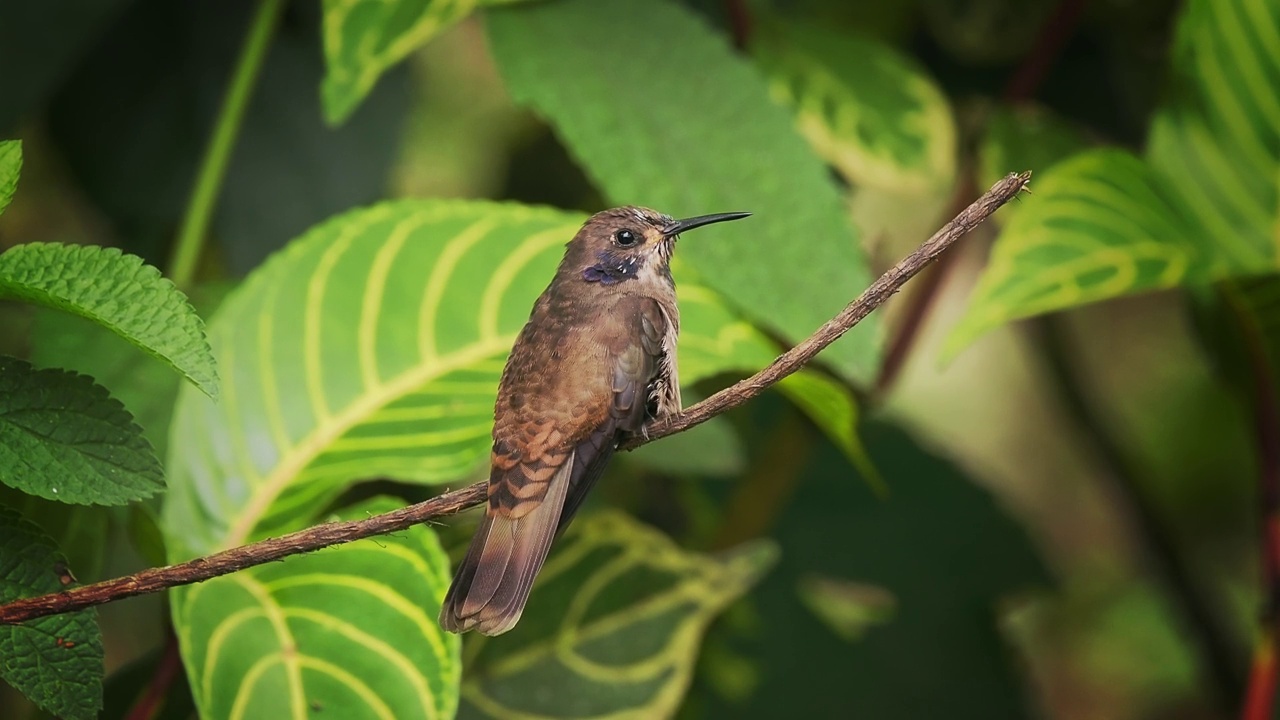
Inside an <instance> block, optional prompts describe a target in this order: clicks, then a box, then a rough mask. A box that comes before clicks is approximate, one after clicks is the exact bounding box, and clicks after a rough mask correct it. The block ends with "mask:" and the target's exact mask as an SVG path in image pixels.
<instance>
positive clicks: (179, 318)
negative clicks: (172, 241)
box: [0, 243, 218, 398]
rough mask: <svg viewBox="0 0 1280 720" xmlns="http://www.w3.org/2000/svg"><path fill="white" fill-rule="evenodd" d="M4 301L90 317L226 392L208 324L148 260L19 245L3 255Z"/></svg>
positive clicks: (88, 248)
mask: <svg viewBox="0 0 1280 720" xmlns="http://www.w3.org/2000/svg"><path fill="white" fill-rule="evenodd" d="M0 298H10V299H18V300H25V301H27V302H32V303H36V304H39V305H44V306H47V307H52V308H58V309H61V310H65V311H67V312H71V313H75V314H76V315H81V316H83V317H86V318H89V319H90V320H93V321H94V322H96V323H98V324H99V325H102V326H104V327H107V328H110V329H111V330H112V331H114V332H116V333H117V334H119V335H120V336H121V337H124V338H125V339H127V340H128V341H129V342H131V343H133V344H134V345H137V346H138V347H140V348H142V349H143V350H145V351H147V352H149V353H151V354H152V355H154V356H156V357H158V358H160V359H161V360H163V361H164V362H166V363H168V364H169V365H170V366H172V367H173V369H174V370H177V371H178V372H179V373H181V374H182V375H183V377H185V378H187V379H188V380H190V381H191V382H192V383H194V384H195V385H196V386H197V387H199V388H200V389H201V390H202V391H203V392H205V393H206V394H208V395H209V396H210V397H215V398H216V397H217V395H218V376H217V371H216V369H215V365H214V361H213V355H212V353H211V352H210V351H209V344H208V342H207V341H206V340H205V335H204V323H202V322H201V320H200V317H199V316H198V315H196V311H195V310H193V309H192V308H191V305H190V303H188V302H187V297H186V296H185V295H183V294H182V291H180V290H178V289H177V288H176V287H174V285H173V283H171V282H169V281H168V280H167V279H165V278H163V277H161V276H160V271H159V270H156V269H155V268H154V267H151V266H150V265H146V264H144V263H143V262H142V259H141V258H138V257H135V256H133V255H126V254H124V253H121V252H120V251H119V250H116V249H115V248H104V247H99V246H97V245H62V244H56V243H27V244H25V245H16V246H14V247H12V248H10V249H9V250H7V251H5V252H4V253H3V254H0Z"/></svg>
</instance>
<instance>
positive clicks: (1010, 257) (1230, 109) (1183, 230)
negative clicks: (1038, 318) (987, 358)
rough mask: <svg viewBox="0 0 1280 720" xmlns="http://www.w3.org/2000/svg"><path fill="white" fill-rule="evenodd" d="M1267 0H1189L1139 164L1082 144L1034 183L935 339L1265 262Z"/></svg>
mask: <svg viewBox="0 0 1280 720" xmlns="http://www.w3.org/2000/svg"><path fill="white" fill-rule="evenodd" d="M1278 23H1280V0H1192V1H1191V2H1188V3H1187V5H1186V7H1185V9H1184V10H1183V13H1182V15H1181V17H1180V18H1179V21H1178V30H1177V40H1176V43H1175V49H1174V56H1173V67H1172V68H1171V72H1170V76H1171V86H1170V88H1169V89H1168V92H1167V93H1166V100H1165V102H1164V104H1163V105H1162V106H1161V108H1160V109H1159V111H1158V112H1157V113H1156V117H1155V119H1154V121H1153V123H1152V127H1151V131H1150V135H1149V137H1150V140H1149V143H1148V147H1147V153H1146V155H1147V162H1146V163H1144V162H1143V161H1141V160H1139V159H1138V158H1136V157H1133V156H1131V155H1128V154H1126V153H1122V152H1120V151H1115V150H1098V151H1093V152H1087V153H1084V154H1082V155H1079V156H1077V157H1075V158H1072V159H1071V160H1069V161H1066V162H1064V163H1062V164H1059V165H1057V166H1055V167H1054V168H1053V170H1052V171H1051V172H1050V173H1048V174H1047V175H1046V176H1044V177H1043V178H1041V179H1038V180H1037V181H1036V183H1035V184H1034V186H1033V187H1034V190H1035V193H1034V194H1033V195H1032V197H1031V198H1029V199H1027V200H1025V201H1024V205H1025V207H1023V208H1021V209H1020V210H1019V211H1018V212H1017V214H1016V215H1015V217H1014V218H1013V219H1011V220H1010V221H1009V223H1008V227H1007V228H1006V229H1005V231H1004V233H1003V234H1002V235H1001V237H1000V239H999V240H998V241H997V243H996V247H995V249H994V250H993V255H992V262H991V264H990V266H989V267H988V269H987V271H986V272H985V273H984V274H983V277H982V279H981V280H980V282H979V285H978V289H977V291H976V292H975V297H974V299H973V300H972V301H971V304H970V307H969V309H968V311H967V312H966V314H965V316H964V318H963V319H962V320H961V322H960V324H959V325H958V326H957V327H956V328H955V329H954V331H953V332H952V335H951V337H950V338H949V339H948V343H947V345H946V348H945V350H944V355H947V356H951V355H954V354H955V352H956V351H957V350H958V349H959V348H960V347H961V346H963V345H964V344H966V343H967V342H969V341H971V340H972V339H973V338H975V337H977V336H978V335H979V334H981V333H982V332H983V331H985V330H987V329H990V328H992V327H995V326H997V325H999V324H1001V323H1004V322H1007V321H1009V320H1012V319H1015V318H1020V317H1028V316H1031V315H1036V314H1040V313H1044V312H1050V311H1053V310H1059V309H1063V308H1067V307H1073V306H1076V305H1081V304H1084V303H1089V302H1095V301H1098V300H1105V299H1108V298H1113V297H1117V296H1120V295H1127V294H1132V293H1137V292H1144V291H1148V290H1156V289H1161V288H1167V287H1173V286H1176V285H1186V284H1203V283H1206V282H1209V281H1212V280H1216V279H1220V278H1223V277H1227V276H1232V275H1248V274H1256V273H1259V272H1265V271H1267V270H1271V269H1274V268H1275V266H1276V263H1277V253H1276V248H1277V247H1278V246H1280V234H1278V233H1280V100H1278V99H1277V97H1278V96H1277V95H1276V93H1275V91H1274V88H1275V87H1276V86H1277V85H1278V84H1280V34H1277V33H1276V32H1275V31H1274V28H1276V27H1277V25H1278Z"/></svg>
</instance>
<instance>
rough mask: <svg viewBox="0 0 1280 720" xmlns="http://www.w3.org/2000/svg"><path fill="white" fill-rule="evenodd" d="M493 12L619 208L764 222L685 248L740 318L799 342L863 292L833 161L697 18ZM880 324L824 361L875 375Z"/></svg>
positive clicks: (665, 10)
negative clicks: (829, 166)
mask: <svg viewBox="0 0 1280 720" xmlns="http://www.w3.org/2000/svg"><path fill="white" fill-rule="evenodd" d="M486 18H487V20H488V23H487V24H488V28H489V40H490V44H491V46H492V50H493V53H494V56H495V58H496V59H497V61H498V65H499V67H500V69H501V71H502V74H503V77H504V78H505V79H506V81H507V85H508V88H509V89H510V90H511V93H512V95H513V96H514V97H515V98H516V100H517V101H519V102H523V103H526V104H529V105H532V106H533V107H534V108H535V109H536V110H538V111H539V112H540V113H542V114H544V115H545V116H546V117H547V118H548V119H549V120H550V122H551V123H552V124H553V125H554V126H555V128H556V130H557V132H558V133H559V135H560V137H561V139H562V140H563V141H564V142H565V144H566V145H567V146H568V148H569V149H570V151H572V152H573V153H574V155H575V156H576V157H577V159H578V161H579V162H580V163H582V165H583V167H584V168H585V169H586V171H587V172H588V174H589V175H590V176H591V177H592V178H593V179H594V181H595V182H596V183H597V184H598V185H599V187H600V188H601V189H602V190H603V191H604V192H605V194H606V195H607V196H608V197H609V198H610V199H611V200H612V201H613V202H615V203H618V204H642V205H648V206H650V207H654V208H657V209H659V210H662V211H663V212H667V213H671V214H673V215H694V214H701V213H707V212H719V211H726V210H747V211H751V212H754V213H755V215H754V216H753V217H752V218H750V219H749V220H744V221H742V222H740V223H736V224H734V225H732V226H723V227H720V228H715V229H706V230H700V231H699V233H698V235H697V237H693V236H690V237H689V238H688V239H686V240H685V241H684V242H683V243H682V246H681V251H680V252H681V255H682V256H683V257H684V258H685V259H686V260H687V261H688V262H689V263H690V265H692V266H693V267H694V269H696V270H697V271H698V272H699V273H700V275H701V276H702V278H703V279H704V280H705V282H706V283H707V285H708V286H709V287H711V288H713V289H714V290H716V291H717V292H719V293H721V294H722V295H723V296H724V297H725V298H726V299H727V300H729V301H730V302H731V303H733V304H734V305H735V307H736V308H737V309H738V310H740V311H742V312H743V313H745V314H746V315H748V316H749V317H750V318H751V319H753V320H755V321H758V322H760V323H762V324H763V325H765V326H767V327H769V328H771V329H772V330H775V331H777V332H778V333H779V334H781V335H782V336H783V337H785V338H786V339H788V340H791V341H797V340H799V339H801V338H804V337H807V336H808V335H809V334H810V333H811V332H813V330H814V329H815V328H817V327H818V326H819V325H821V324H822V323H824V322H826V321H827V320H829V319H830V318H831V316H832V315H834V314H835V313H836V312H837V311H838V310H839V309H840V308H841V307H843V306H844V304H845V303H846V302H848V300H849V298H850V297H852V296H853V295H855V294H856V293H857V292H859V291H860V290H861V289H862V288H863V287H865V286H866V285H867V283H868V282H869V279H870V278H869V274H868V271H867V265H866V263H865V261H864V260H863V258H862V256H861V253H860V251H859V248H858V242H857V238H856V233H855V232H854V229H853V227H852V225H851V224H850V221H849V219H848V217H847V216H846V214H845V212H844V209H843V207H842V199H841V197H840V194H839V192H838V190H837V188H836V186H835V184H834V183H833V182H832V180H831V178H830V177H829V176H828V174H827V172H826V168H825V167H824V165H823V163H822V162H821V161H820V159H819V158H818V157H817V156H816V155H815V154H814V153H813V152H812V151H811V150H810V149H809V148H808V147H806V145H805V143H804V141H803V140H802V139H801V138H800V136H799V135H798V134H797V132H796V131H795V129H794V127H793V125H794V123H793V121H792V118H791V117H790V115H789V113H788V111H787V110H786V109H784V108H782V107H781V106H779V105H777V104H776V103H774V102H772V101H771V100H770V99H769V93H768V87H767V84H766V82H765V80H764V79H763V78H762V77H761V76H760V75H759V73H758V72H757V71H756V70H755V68H753V67H752V66H751V65H750V64H749V63H748V62H747V61H746V60H745V59H743V58H741V57H739V56H737V55H735V54H734V52H733V51H732V50H731V49H730V48H729V46H728V44H727V42H726V41H725V39H724V38H722V37H720V36H718V35H716V34H715V33H713V32H712V31H710V30H709V29H708V28H707V27H706V26H705V25H704V24H703V23H702V22H701V21H700V20H699V19H698V18H697V17H696V16H695V15H694V14H693V13H692V12H690V11H688V10H686V9H684V8H682V7H680V6H678V5H676V4H674V3H672V2H669V1H667V0H651V1H650V2H644V3H636V2H631V1H630V0H560V1H558V2H545V3H530V4H521V5H516V6H513V7H510V8H502V9H491V10H489V11H487V12H486ZM623 29H625V36H626V40H625V41H624V40H623V39H622V37H621V36H620V34H619V33H620V32H622V30H623ZM633 39H634V41H633ZM874 326H875V322H874V318H872V322H869V323H867V322H864V323H863V324H862V325H860V326H859V327H857V328H855V329H854V330H853V332H851V333H850V335H849V337H847V338H845V339H844V340H841V341H840V342H838V343H837V344H836V345H835V346H833V348H832V350H830V351H829V352H828V354H827V355H826V356H825V357H826V358H828V359H829V360H830V362H832V363H834V364H836V365H837V366H838V367H839V368H840V369H841V370H842V371H843V372H845V373H846V374H854V375H858V374H860V373H862V372H864V371H870V370H871V369H873V368H874V367H875V366H876V364H877V363H876V356H877V352H878V347H877V338H878V335H877V333H876V331H875V329H874Z"/></svg>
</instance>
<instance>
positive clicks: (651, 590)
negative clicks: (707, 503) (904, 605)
mask: <svg viewBox="0 0 1280 720" xmlns="http://www.w3.org/2000/svg"><path fill="white" fill-rule="evenodd" d="M572 528H573V529H572V530H570V532H569V533H568V534H567V535H566V536H565V537H564V538H563V539H562V540H561V541H559V542H558V543H557V544H556V549H555V550H553V552H552V554H551V557H550V558H549V559H548V560H547V564H546V566H545V567H544V568H543V570H542V572H541V573H540V574H539V576H538V582H537V585H536V586H535V588H534V591H533V594H532V596H531V597H530V600H529V606H528V608H527V610H526V611H525V614H524V617H522V618H521V621H520V624H519V625H517V626H516V627H515V629H514V630H512V631H511V632H510V633H507V634H506V635H503V636H502V637H499V638H495V639H486V638H483V637H473V638H468V640H467V643H468V645H467V662H466V671H465V673H464V677H463V684H462V699H463V703H462V710H461V712H460V713H459V716H460V717H462V718H521V720H534V719H542V718H546V719H548V720H550V719H552V718H578V719H580V720H587V719H588V718H604V717H608V718H611V720H626V719H634V720H642V719H646V718H662V717H669V716H670V715H671V714H672V713H673V712H675V710H676V708H677V707H678V705H679V703H680V700H681V698H682V697H683V696H684V692H685V689H686V688H687V687H688V684H689V678H690V676H691V674H692V671H693V665H694V662H695V660H696V659H697V654H698V648H699V645H700V643H701V640H702V634H703V632H704V631H705V629H706V627H707V625H708V623H710V622H711V620H712V619H713V618H714V617H715V616H716V615H717V614H719V612H720V611H721V610H723V609H724V607H725V606H726V605H728V604H729V603H730V602H732V601H733V600H735V599H737V598H738V597H740V596H741V595H743V594H744V593H745V592H746V591H747V590H749V589H750V588H751V586H752V585H754V584H755V582H756V581H757V580H758V579H759V578H760V577H761V576H762V575H764V574H765V572H766V571H767V570H768V569H769V568H770V567H771V566H772V565H773V564H774V562H775V561H776V558H777V551H776V549H775V548H774V546H773V545H772V544H770V543H767V542H757V543H751V544H748V545H745V546H742V547H740V548H738V549H736V550H733V551H731V552H730V553H728V554H726V555H721V556H703V555H696V554H692V553H688V552H685V551H683V550H681V549H680V548H679V547H677V546H676V545H675V544H674V543H672V542H671V541H670V540H669V539H668V538H666V537H665V536H663V535H661V534H659V533H657V532H656V531H654V530H652V529H650V528H648V527H645V526H643V525H640V524H639V523H637V522H635V521H634V520H631V519H629V518H627V517H626V516H624V515H622V514H620V513H613V512H606V513H599V514H595V515H588V516H586V517H584V518H581V519H580V520H578V521H577V522H575V523H574V524H573V526H572Z"/></svg>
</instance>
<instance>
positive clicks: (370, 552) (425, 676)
mask: <svg viewBox="0 0 1280 720" xmlns="http://www.w3.org/2000/svg"><path fill="white" fill-rule="evenodd" d="M399 505H400V504H399V503H398V502H396V501H394V500H391V499H387V498H381V499H376V500H373V501H370V502H368V503H365V504H363V505H361V506H359V507H354V508H350V509H348V510H346V511H344V512H343V513H342V514H341V515H342V517H343V518H345V519H358V518H363V517H365V516H366V515H368V514H375V513H379V512H385V511H387V510H390V509H393V508H395V507H399ZM448 584H449V559H448V557H447V556H446V555H445V554H444V551H443V550H442V549H441V548H440V544H439V542H438V541H437V539H436V536H435V533H434V532H432V531H431V530H430V529H429V528H427V527H426V526H422V525H419V526H416V527H413V528H410V529H408V530H405V531H402V532H399V533H396V534H395V535H387V536H382V537H378V538H370V539H367V540H358V541H356V542H352V543H348V544H345V545H338V546H335V547H331V548H328V549H325V550H321V551H319V552H316V553H312V554H308V555H296V556H293V557H290V558H288V559H287V560H285V561H284V562H279V563H270V564H267V565H260V566H258V567H255V568H251V569H249V570H245V571H241V572H238V573H235V574H234V575H228V576H225V577H220V578H217V579H215V580H211V581H209V582H206V583H202V584H200V585H196V586H192V587H187V588H182V589H179V590H176V591H175V592H174V594H173V620H174V626H175V628H176V629H177V633H178V639H179V644H180V647H181V649H182V657H183V663H184V665H185V667H186V669H187V675H188V677H189V678H190V681H191V691H192V695H193V696H194V698H195V701H196V707H197V709H198V710H199V715H200V717H202V718H205V719H206V720H220V719H221V718H296V717H314V716H316V715H319V716H321V717H335V718H344V719H346V718H351V719H352V720H359V719H361V718H380V719H382V720H388V719H391V718H397V719H399V720H410V719H411V718H449V717H452V716H453V713H454V712H455V709H456V708H457V703H458V695H457V692H458V676H459V671H460V660H459V657H458V654H459V644H460V643H459V641H458V637H457V636H456V635H450V634H448V633H446V632H444V631H443V630H441V629H440V626H439V625H437V624H436V616H437V615H438V614H439V612H440V603H441V600H443V598H444V593H445V589H446V588H447V587H448Z"/></svg>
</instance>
